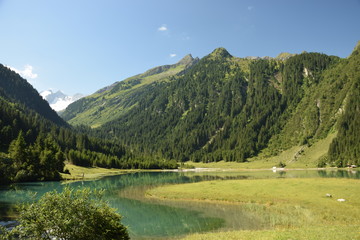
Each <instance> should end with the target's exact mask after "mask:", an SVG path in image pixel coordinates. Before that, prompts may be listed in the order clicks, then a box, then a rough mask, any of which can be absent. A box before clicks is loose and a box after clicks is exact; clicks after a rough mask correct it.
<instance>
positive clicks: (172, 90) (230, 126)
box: [94, 48, 353, 162]
mask: <svg viewBox="0 0 360 240" xmlns="http://www.w3.org/2000/svg"><path fill="white" fill-rule="evenodd" d="M347 66H348V60H340V59H339V58H338V57H333V56H327V55H325V54H319V53H303V54H300V55H295V56H293V57H290V58H288V59H287V60H286V61H282V60H274V59H270V60H246V59H237V58H234V57H232V56H231V55H230V54H229V53H228V52H227V51H226V50H225V49H222V48H220V49H216V50H215V51H214V52H213V53H212V54H210V55H208V56H206V57H204V58H203V59H201V60H200V61H199V62H198V63H197V64H195V65H194V66H193V67H192V68H189V69H187V71H186V72H184V73H183V74H180V75H177V76H173V77H172V78H170V81H168V82H156V83H153V84H150V85H146V86H143V88H142V90H141V93H140V92H138V93H139V95H137V96H136V98H134V99H136V101H138V104H137V105H135V107H133V108H132V109H130V110H129V111H128V112H126V113H124V115H123V116H122V117H121V118H119V119H116V120H113V121H110V122H107V123H105V124H104V125H103V126H101V127H100V128H98V129H96V133H94V134H95V135H96V136H98V137H102V138H104V137H107V138H109V137H110V138H113V139H117V140H118V141H120V142H121V143H122V144H124V145H127V146H131V148H132V149H133V150H135V151H136V152H138V153H143V154H144V156H158V157H159V158H166V159H176V160H178V161H182V162H183V161H187V160H192V161H203V162H212V161H221V160H225V161H246V159H247V158H249V157H252V156H256V155H257V154H258V153H259V152H260V151H264V150H265V153H266V154H269V155H273V154H277V153H279V152H281V151H282V150H284V149H287V148H290V147H292V146H294V145H308V146H310V145H311V144H312V143H314V142H316V141H317V140H319V139H322V138H324V137H326V136H327V135H328V134H329V132H330V131H331V130H332V129H333V128H334V126H335V123H336V121H337V119H338V117H339V116H340V115H339V113H338V109H339V108H340V107H341V105H342V104H343V101H344V99H345V96H346V93H347V91H348V89H349V87H350V83H349V81H347V77H346V74H348V73H346V72H345V71H343V70H342V69H343V68H346V69H348V67H347ZM349 71H353V70H351V69H349Z"/></svg>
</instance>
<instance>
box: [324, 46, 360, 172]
mask: <svg viewBox="0 0 360 240" xmlns="http://www.w3.org/2000/svg"><path fill="white" fill-rule="evenodd" d="M350 58H351V59H350V60H347V65H348V70H349V71H348V72H347V73H346V77H347V80H348V81H349V82H351V87H350V91H349V93H348V96H347V99H346V105H345V108H344V109H343V111H344V113H343V115H342V116H341V118H340V121H339V124H338V129H339V132H338V135H337V137H336V138H335V139H334V140H333V142H332V143H331V145H330V148H329V156H328V159H324V160H323V162H322V164H323V165H325V164H330V165H331V164H333V165H335V166H339V167H346V166H351V165H357V166H359V165H360V71H359V66H360V49H357V50H356V51H354V52H353V54H352V55H351V57H350Z"/></svg>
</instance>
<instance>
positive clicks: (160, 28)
mask: <svg viewBox="0 0 360 240" xmlns="http://www.w3.org/2000/svg"><path fill="white" fill-rule="evenodd" d="M167 30H168V28H167V26H166V24H163V25H161V27H159V28H158V31H160V32H164V31H167Z"/></svg>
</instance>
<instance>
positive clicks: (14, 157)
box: [0, 65, 176, 185]
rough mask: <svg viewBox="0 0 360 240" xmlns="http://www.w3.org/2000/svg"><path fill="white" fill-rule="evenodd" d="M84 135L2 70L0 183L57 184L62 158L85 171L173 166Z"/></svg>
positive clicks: (15, 75)
mask: <svg viewBox="0 0 360 240" xmlns="http://www.w3.org/2000/svg"><path fill="white" fill-rule="evenodd" d="M54 114H55V115H54ZM87 131H88V130H87V129H86V128H76V129H74V128H71V127H70V125H68V124H67V123H66V122H64V121H63V120H62V119H61V118H59V117H58V116H57V115H56V113H55V112H54V111H53V110H52V109H51V108H50V106H49V105H48V104H47V102H46V101H45V100H43V99H42V98H41V97H40V96H39V94H38V93H37V92H36V90H35V89H34V88H33V87H32V86H31V85H30V84H29V83H28V82H27V81H26V80H25V79H23V78H21V77H20V76H19V75H18V74H16V73H14V72H13V71H11V70H10V69H8V68H6V67H3V66H2V65H1V66H0V185H1V184H5V183H9V182H23V181H39V180H58V179H60V174H59V173H60V172H63V171H64V161H65V160H68V161H69V162H71V163H73V164H76V165H82V166H89V167H91V166H101V167H117V168H165V167H166V168H171V167H176V163H175V164H173V163H170V162H166V163H164V162H160V161H157V160H154V159H151V160H145V159H143V158H142V157H141V156H137V155H135V154H134V153H132V152H131V151H127V150H126V148H124V147H123V146H122V145H120V144H119V143H117V142H115V141H110V140H106V139H99V138H94V137H89V136H88V135H87V134H86V132H87ZM171 164H172V165H171Z"/></svg>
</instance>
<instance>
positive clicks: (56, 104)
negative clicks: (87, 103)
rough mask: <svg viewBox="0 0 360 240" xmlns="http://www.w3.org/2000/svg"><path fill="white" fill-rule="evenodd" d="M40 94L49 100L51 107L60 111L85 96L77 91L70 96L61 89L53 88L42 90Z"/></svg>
mask: <svg viewBox="0 0 360 240" xmlns="http://www.w3.org/2000/svg"><path fill="white" fill-rule="evenodd" d="M40 95H41V96H42V97H43V98H44V99H45V100H46V101H48V103H49V104H50V107H51V108H52V109H54V110H55V111H57V112H59V111H62V110H65V108H66V107H67V106H69V105H70V104H71V103H73V102H75V101H76V100H79V99H80V98H82V97H85V96H84V95H83V94H80V93H77V94H75V95H73V96H68V95H66V94H65V93H63V92H61V91H57V92H53V91H52V90H46V91H42V92H41V93H40Z"/></svg>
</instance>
